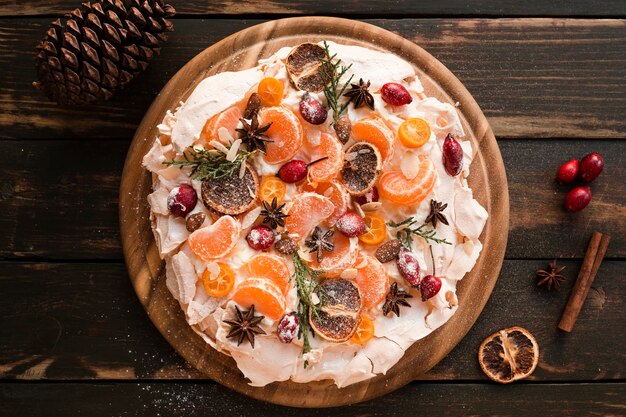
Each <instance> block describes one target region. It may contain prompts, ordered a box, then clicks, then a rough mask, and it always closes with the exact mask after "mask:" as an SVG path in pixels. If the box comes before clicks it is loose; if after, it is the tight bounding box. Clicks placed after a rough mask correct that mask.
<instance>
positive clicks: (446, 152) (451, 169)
mask: <svg viewBox="0 0 626 417" xmlns="http://www.w3.org/2000/svg"><path fill="white" fill-rule="evenodd" d="M442 153H443V166H444V167H445V168H446V172H447V173H448V174H449V175H450V176H452V177H456V176H457V175H459V174H460V173H461V169H463V148H462V147H461V144H460V143H459V141H457V140H456V139H455V138H454V137H452V135H450V134H449V133H448V136H446V139H445V140H444V141H443V152H442Z"/></svg>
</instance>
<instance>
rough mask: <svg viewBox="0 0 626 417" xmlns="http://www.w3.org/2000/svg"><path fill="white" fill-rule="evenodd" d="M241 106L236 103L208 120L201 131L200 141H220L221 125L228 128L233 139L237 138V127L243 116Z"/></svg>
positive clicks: (204, 142)
mask: <svg viewBox="0 0 626 417" xmlns="http://www.w3.org/2000/svg"><path fill="white" fill-rule="evenodd" d="M239 107H240V106H238V105H236V104H235V105H234V106H231V107H229V108H227V109H226V110H224V111H222V112H220V113H218V114H216V115H215V116H213V117H211V118H210V119H209V120H207V122H206V123H205V124H204V127H203V128H202V131H201V132H200V139H199V140H200V143H203V144H206V143H209V142H210V141H212V140H216V141H220V139H219V134H218V130H219V129H220V128H221V127H223V128H225V129H226V130H228V133H230V135H231V136H232V137H233V139H234V138H237V132H236V131H235V129H237V125H238V124H239V119H240V118H242V117H243V114H242V113H241V109H240V108H239ZM225 145H227V144H225Z"/></svg>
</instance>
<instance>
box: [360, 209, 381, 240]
mask: <svg viewBox="0 0 626 417" xmlns="http://www.w3.org/2000/svg"><path fill="white" fill-rule="evenodd" d="M363 221H364V222H365V226H366V228H367V229H366V232H365V233H363V234H361V235H359V240H360V241H361V242H363V243H366V244H368V245H377V244H379V243H381V242H382V241H383V240H385V237H386V236H387V225H386V224H385V219H384V218H383V217H381V216H379V215H378V214H366V215H365V217H364V218H363Z"/></svg>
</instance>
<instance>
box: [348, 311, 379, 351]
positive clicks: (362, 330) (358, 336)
mask: <svg viewBox="0 0 626 417" xmlns="http://www.w3.org/2000/svg"><path fill="white" fill-rule="evenodd" d="M372 337H374V322H373V321H372V319H370V318H369V317H367V316H361V323H359V327H357V328H356V332H354V334H353V335H352V337H351V338H350V341H351V342H352V343H356V344H357V345H364V344H366V343H367V342H369V341H370V339H371V338H372Z"/></svg>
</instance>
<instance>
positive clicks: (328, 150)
mask: <svg viewBox="0 0 626 417" xmlns="http://www.w3.org/2000/svg"><path fill="white" fill-rule="evenodd" d="M310 152H311V161H316V160H318V159H320V158H327V159H325V160H323V161H319V162H316V163H314V164H312V165H311V166H310V168H309V173H308V177H309V181H312V182H328V181H331V180H332V179H333V178H335V177H336V176H337V173H339V171H340V170H341V167H342V166H343V148H342V146H341V143H340V142H339V141H338V140H337V139H335V138H334V137H333V136H332V135H329V134H328V133H322V135H321V137H320V143H319V144H318V145H317V146H314V147H311V150H310Z"/></svg>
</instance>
